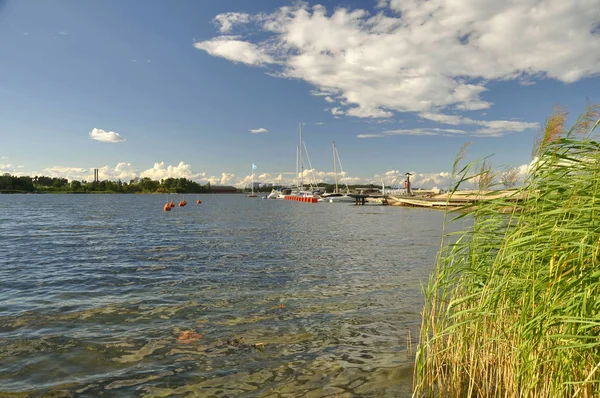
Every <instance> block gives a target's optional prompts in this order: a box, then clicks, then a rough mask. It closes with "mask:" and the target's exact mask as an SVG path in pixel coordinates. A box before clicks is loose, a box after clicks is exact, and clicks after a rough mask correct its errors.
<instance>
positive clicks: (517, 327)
mask: <svg viewBox="0 0 600 398" xmlns="http://www.w3.org/2000/svg"><path fill="white" fill-rule="evenodd" d="M595 111H596V108H595V107H590V108H588V109H587V110H586V112H585V113H584V114H583V115H582V116H581V117H580V118H579V119H578V120H577V121H576V122H575V124H574V126H573V127H572V128H571V129H569V130H566V129H565V120H566V113H565V111H564V110H563V109H558V110H557V111H555V112H554V113H553V114H552V116H551V117H550V118H549V119H548V120H547V122H546V127H545V129H544V130H543V131H542V135H541V137H540V140H539V141H538V146H537V148H536V151H534V153H535V155H536V156H537V157H536V159H537V161H536V162H535V164H534V166H533V167H532V169H531V171H530V173H529V175H528V176H527V178H526V181H525V183H524V185H523V187H522V188H521V189H520V190H518V191H517V192H515V198H516V197H519V198H522V200H520V201H518V202H517V201H515V200H514V198H512V199H513V200H511V198H502V199H494V200H490V201H483V202H480V203H478V204H476V205H471V206H470V207H468V208H465V209H463V211H462V212H460V213H457V214H458V216H457V218H459V219H461V218H471V219H472V223H467V224H468V225H470V227H468V228H466V229H465V230H463V231H461V232H460V233H458V234H445V237H444V242H443V243H442V247H441V249H440V253H439V256H438V261H437V266H436V268H435V270H434V272H433V274H432V275H431V277H430V280H429V284H428V286H427V288H426V291H425V300H426V302H425V307H424V311H423V323H422V327H421V335H420V343H419V346H418V348H417V353H416V366H415V385H414V390H415V396H438V397H598V396H600V267H599V262H600V144H599V143H598V142H597V141H595V137H594V130H595V129H596V127H597V126H598V124H599V123H600V120H597V117H598V115H597V113H596V112H595ZM472 166H473V165H467V166H465V167H463V168H462V169H460V170H458V167H457V164H456V163H455V167H454V174H455V176H456V186H455V188H456V187H458V186H460V184H461V183H463V182H464V181H465V180H467V179H468V177H467V176H468V175H469V174H470V170H471V167H472ZM478 171H479V170H478ZM484 172H485V170H484V168H483V167H482V168H481V170H480V171H479V174H478V175H481V173H484ZM475 178H477V176H475ZM507 209H508V211H507Z"/></svg>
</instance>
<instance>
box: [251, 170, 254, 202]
mask: <svg viewBox="0 0 600 398" xmlns="http://www.w3.org/2000/svg"><path fill="white" fill-rule="evenodd" d="M250 195H251V196H254V163H252V193H251V194H250Z"/></svg>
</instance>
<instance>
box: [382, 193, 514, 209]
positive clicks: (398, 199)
mask: <svg viewBox="0 0 600 398" xmlns="http://www.w3.org/2000/svg"><path fill="white" fill-rule="evenodd" d="M500 198H504V199H506V200H507V201H515V202H518V201H520V200H522V199H523V198H522V196H521V195H519V194H517V193H516V191H489V192H478V191H457V192H455V193H454V194H453V195H451V196H450V197H448V194H441V195H436V196H431V197H425V196H410V195H392V196H390V197H389V202H390V204H391V205H393V206H413V207H428V208H438V209H445V208H458V207H462V206H465V205H468V204H472V203H477V202H485V201H489V200H494V199H500Z"/></svg>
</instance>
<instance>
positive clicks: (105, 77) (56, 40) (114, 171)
mask: <svg viewBox="0 0 600 398" xmlns="http://www.w3.org/2000/svg"><path fill="white" fill-rule="evenodd" d="M0 3H1V6H0V49H1V50H2V51H1V52H0V71H1V72H2V74H1V75H0V76H1V77H0V172H2V173H4V172H10V173H13V174H28V175H33V174H37V175H42V174H43V175H54V176H65V177H68V178H70V179H71V178H77V179H91V178H92V177H91V176H92V175H93V172H92V169H93V168H99V169H100V170H101V172H100V177H101V178H109V179H117V178H121V179H123V180H128V179H130V178H133V177H136V176H149V177H151V178H155V179H160V178H164V177H180V176H182V177H188V178H193V179H195V180H197V181H200V182H206V181H211V183H213V184H235V185H244V184H245V183H246V182H247V181H249V179H250V173H251V165H252V163H255V164H256V165H257V166H258V170H257V176H256V177H255V179H258V180H261V181H264V182H276V181H281V180H283V181H284V182H285V181H287V180H290V179H292V178H293V175H290V174H282V173H289V172H294V171H295V167H296V166H295V165H296V161H295V154H296V145H297V142H298V123H299V122H303V123H304V140H305V143H306V146H307V148H308V151H309V155H310V159H311V162H312V166H313V167H314V169H315V174H316V175H317V176H318V179H324V180H328V181H331V180H332V171H333V170H332V169H333V165H332V155H331V142H332V141H335V142H336V146H337V148H338V152H339V154H340V157H341V160H342V164H343V167H344V171H345V172H346V179H347V181H348V182H352V183H365V182H376V183H380V181H381V180H386V181H387V182H388V183H390V182H391V181H392V180H393V179H394V178H395V176H396V175H402V174H404V173H405V172H408V171H410V172H414V173H416V174H417V175H416V177H415V179H416V184H419V183H420V185H423V186H425V187H431V186H436V185H439V186H443V185H444V184H445V183H447V175H446V173H447V172H448V171H449V170H450V169H451V165H452V161H453V158H454V156H455V154H456V152H457V151H458V149H459V148H460V147H461V146H462V145H463V144H464V143H466V142H471V143H472V144H471V146H470V148H469V152H468V158H469V159H477V158H481V157H484V156H487V155H490V154H495V156H494V158H493V162H494V164H495V165H497V166H503V165H506V166H515V167H518V166H521V165H525V164H528V163H529V161H530V154H531V147H532V143H533V141H534V138H535V136H536V134H537V133H538V131H539V128H540V127H539V126H540V125H541V124H543V122H544V119H545V118H546V117H547V116H548V115H549V113H550V111H551V109H552V107H553V106H554V105H557V104H559V105H564V106H567V107H568V108H569V109H570V111H571V112H572V114H573V115H576V114H577V113H579V112H581V111H582V110H583V109H584V107H585V104H586V100H587V99H589V101H590V102H592V103H595V102H600V77H599V75H598V73H599V72H600V20H599V18H598V15H600V2H597V1H594V0H578V1H572V2H564V1H555V0H546V1H538V0H523V1H521V2H516V4H508V3H505V2H496V1H491V0H490V1H488V2H485V1H483V2H482V1H476V0H457V1H455V2H452V3H450V2H445V1H442V0H430V1H428V2H421V1H417V0H402V1H398V0H392V1H386V0H376V1H367V0H364V1H347V2H338V1H330V0H323V1H320V2H319V1H316V2H312V1H310V2H289V1H275V0H257V1H252V2H248V1H231V0H229V1H227V0H220V1H195V0H180V1H176V2H172V1H158V0H153V1H141V0H131V1H116V0H102V1H100V0H97V1H91V0H90V1H78V0H61V1H54V0H46V1H33V0H21V1H16V0H4V1H3V2H2V0H0ZM498 3H502V4H498ZM251 130H255V131H262V130H267V131H266V132H258V133H252V132H251ZM111 132H112V134H111Z"/></svg>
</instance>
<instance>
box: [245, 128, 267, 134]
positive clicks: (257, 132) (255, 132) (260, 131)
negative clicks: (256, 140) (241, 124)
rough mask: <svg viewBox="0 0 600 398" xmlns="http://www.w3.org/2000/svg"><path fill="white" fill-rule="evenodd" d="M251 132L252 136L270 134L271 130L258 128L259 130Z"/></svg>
mask: <svg viewBox="0 0 600 398" xmlns="http://www.w3.org/2000/svg"><path fill="white" fill-rule="evenodd" d="M250 132H251V133H252V134H260V133H268V132H269V130H267V129H266V128H264V127H260V128H257V129H250Z"/></svg>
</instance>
